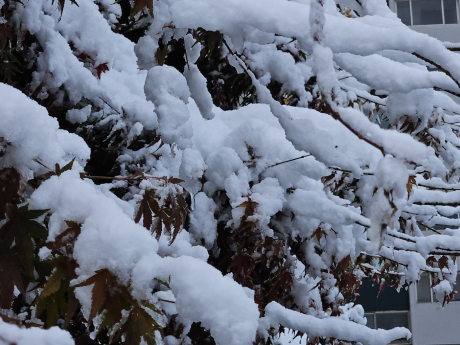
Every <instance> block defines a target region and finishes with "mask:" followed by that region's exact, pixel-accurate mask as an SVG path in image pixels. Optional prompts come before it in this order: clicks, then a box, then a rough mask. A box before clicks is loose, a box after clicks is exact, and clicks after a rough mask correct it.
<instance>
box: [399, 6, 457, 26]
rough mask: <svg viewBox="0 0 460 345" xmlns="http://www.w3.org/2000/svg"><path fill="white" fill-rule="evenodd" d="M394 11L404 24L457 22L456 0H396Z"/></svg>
mask: <svg viewBox="0 0 460 345" xmlns="http://www.w3.org/2000/svg"><path fill="white" fill-rule="evenodd" d="M396 13H397V14H398V17H399V18H400V19H401V21H402V22H403V23H404V24H406V25H431V24H457V23H458V8H457V0H403V1H396Z"/></svg>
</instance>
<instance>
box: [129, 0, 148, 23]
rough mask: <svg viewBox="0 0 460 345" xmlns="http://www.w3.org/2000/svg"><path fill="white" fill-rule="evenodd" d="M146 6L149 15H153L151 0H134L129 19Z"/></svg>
mask: <svg viewBox="0 0 460 345" xmlns="http://www.w3.org/2000/svg"><path fill="white" fill-rule="evenodd" d="M146 7H147V8H148V10H149V13H150V16H151V17H153V0H134V8H133V10H132V12H131V19H132V18H134V17H135V16H136V15H137V14H138V13H140V12H141V11H142V10H143V9H144V8H146Z"/></svg>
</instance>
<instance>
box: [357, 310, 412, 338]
mask: <svg viewBox="0 0 460 345" xmlns="http://www.w3.org/2000/svg"><path fill="white" fill-rule="evenodd" d="M403 313H404V314H407V327H408V328H409V330H411V322H412V320H411V313H410V310H385V311H371V312H365V313H364V316H365V317H366V318H367V317H371V316H370V314H372V318H373V320H374V328H371V329H379V328H378V325H377V314H403ZM390 344H406V345H407V344H412V338H411V339H409V340H406V339H397V340H393V341H392V342H391V343H390Z"/></svg>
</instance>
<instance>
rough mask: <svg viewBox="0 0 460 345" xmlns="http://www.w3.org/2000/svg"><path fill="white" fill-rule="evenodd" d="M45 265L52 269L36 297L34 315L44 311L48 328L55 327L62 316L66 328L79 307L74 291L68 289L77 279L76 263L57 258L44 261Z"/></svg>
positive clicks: (61, 257)
mask: <svg viewBox="0 0 460 345" xmlns="http://www.w3.org/2000/svg"><path fill="white" fill-rule="evenodd" d="M45 264H48V265H51V266H52V267H54V268H53V270H52V273H51V275H50V276H49V278H48V280H47V282H46V283H45V286H44V287H43V289H42V291H41V293H40V296H39V297H38V303H37V306H36V308H35V315H36V317H40V316H41V315H42V313H43V312H44V311H46V326H47V327H48V328H49V327H52V326H55V325H56V323H57V320H58V319H59V317H60V316H62V317H64V318H65V325H66V327H67V326H68V325H69V323H70V320H71V319H72V317H73V315H74V314H75V311H76V310H77V309H78V307H79V303H78V300H77V299H76V297H75V294H74V291H73V289H72V288H71V287H70V281H71V280H72V279H75V278H76V277H77V275H76V273H75V268H76V267H77V266H78V265H77V262H76V261H75V260H73V259H72V258H70V257H66V256H59V257H57V258H54V259H52V260H48V261H45ZM37 287H38V286H37Z"/></svg>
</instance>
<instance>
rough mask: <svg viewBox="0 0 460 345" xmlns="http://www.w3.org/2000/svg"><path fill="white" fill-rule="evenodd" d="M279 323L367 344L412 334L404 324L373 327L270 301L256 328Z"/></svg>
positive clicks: (381, 342)
mask: <svg viewBox="0 0 460 345" xmlns="http://www.w3.org/2000/svg"><path fill="white" fill-rule="evenodd" d="M278 324H281V325H283V326H285V327H288V328H292V329H297V330H299V331H301V332H303V333H306V334H308V335H309V336H312V337H316V336H326V337H333V338H338V339H344V340H348V341H356V342H360V343H363V344H369V345H371V344H372V345H386V344H388V343H390V342H391V341H393V340H396V339H402V338H406V339H409V338H410V337H411V333H410V332H409V331H408V330H407V329H405V328H403V327H396V328H393V329H392V330H390V331H385V330H383V329H377V330H374V329H370V328H368V327H366V326H364V325H360V324H357V323H353V322H348V321H345V320H343V319H340V318H337V317H329V318H325V319H318V318H316V317H314V316H311V315H304V314H300V313H298V312H295V311H293V310H289V309H286V308H284V307H283V306H281V305H280V304H278V303H276V302H271V303H270V304H268V305H267V306H266V308H265V317H264V318H262V319H260V323H259V327H260V329H262V330H266V329H268V328H269V327H270V326H271V327H276V326H277V325H278Z"/></svg>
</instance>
